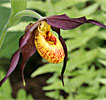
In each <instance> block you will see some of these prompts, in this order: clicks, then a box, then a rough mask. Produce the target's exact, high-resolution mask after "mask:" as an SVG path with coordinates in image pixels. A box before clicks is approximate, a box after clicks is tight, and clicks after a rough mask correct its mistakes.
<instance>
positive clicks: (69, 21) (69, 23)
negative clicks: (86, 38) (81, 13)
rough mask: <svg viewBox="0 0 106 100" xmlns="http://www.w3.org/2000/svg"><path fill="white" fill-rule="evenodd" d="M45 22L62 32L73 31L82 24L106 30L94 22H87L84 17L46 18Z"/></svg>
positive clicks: (60, 16)
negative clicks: (94, 25)
mask: <svg viewBox="0 0 106 100" xmlns="http://www.w3.org/2000/svg"><path fill="white" fill-rule="evenodd" d="M46 21H47V22H48V24H50V25H51V26H53V27H57V28H60V29H64V30H69V29H74V28H76V27H78V26H80V25H82V24H84V23H92V24H96V25H98V26H100V27H103V28H106V25H103V24H101V23H99V22H97V21H95V20H88V19H86V17H80V18H69V17H68V16H67V15H66V14H64V15H54V16H50V17H47V18H46Z"/></svg>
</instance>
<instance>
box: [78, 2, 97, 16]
mask: <svg viewBox="0 0 106 100" xmlns="http://www.w3.org/2000/svg"><path fill="white" fill-rule="evenodd" d="M98 6H99V5H98V4H97V3H95V4H92V5H90V6H88V7H87V8H85V9H83V10H82V11H80V13H81V16H83V15H84V16H89V15H91V14H92V13H94V12H95V11H96V10H97V8H98Z"/></svg>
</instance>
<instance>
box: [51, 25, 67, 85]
mask: <svg viewBox="0 0 106 100" xmlns="http://www.w3.org/2000/svg"><path fill="white" fill-rule="evenodd" d="M51 28H52V30H53V31H55V32H57V33H58V35H59V40H60V42H61V44H62V46H63V49H64V53H65V57H64V62H63V68H62V71H61V80H62V84H63V86H64V80H63V78H64V72H65V69H66V65H67V57H68V53H67V46H66V44H65V41H64V39H63V38H62V36H61V35H60V29H59V28H57V27H53V26H52V27H51Z"/></svg>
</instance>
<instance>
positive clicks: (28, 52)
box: [0, 22, 38, 86]
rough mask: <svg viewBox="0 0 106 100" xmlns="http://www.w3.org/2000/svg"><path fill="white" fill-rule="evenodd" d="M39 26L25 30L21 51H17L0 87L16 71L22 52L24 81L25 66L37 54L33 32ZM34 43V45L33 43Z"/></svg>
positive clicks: (20, 44) (35, 24) (21, 39)
mask: <svg viewBox="0 0 106 100" xmlns="http://www.w3.org/2000/svg"><path fill="white" fill-rule="evenodd" d="M37 26H38V22H36V23H34V24H29V25H28V26H27V27H26V29H25V34H24V35H23V36H22V37H21V38H20V41H19V50H17V51H16V52H15V53H14V55H13V57H12V59H11V62H10V68H9V70H8V72H7V74H6V76H5V77H4V78H3V79H2V80H1V81H0V86H1V85H2V84H3V83H4V82H5V81H6V79H7V78H8V77H9V75H10V74H11V73H12V72H13V71H14V69H15V68H16V66H17V64H18V61H19V56H20V52H22V56H23V60H22V64H21V70H22V80H24V75H23V71H24V67H25V64H26V63H27V61H28V59H29V58H30V57H31V56H32V55H33V54H34V53H35V52H36V47H35V45H34V36H35V35H32V34H34V33H33V32H34V31H35V29H36V28H37ZM32 41H33V43H32Z"/></svg>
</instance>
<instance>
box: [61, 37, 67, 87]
mask: <svg viewBox="0 0 106 100" xmlns="http://www.w3.org/2000/svg"><path fill="white" fill-rule="evenodd" d="M59 39H60V41H61V44H62V46H63V49H64V52H65V58H64V63H63V68H62V71H61V78H62V83H63V86H64V81H63V75H64V72H65V69H66V64H67V56H68V53H67V46H66V44H65V42H64V39H63V38H62V36H61V35H60V36H59Z"/></svg>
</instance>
